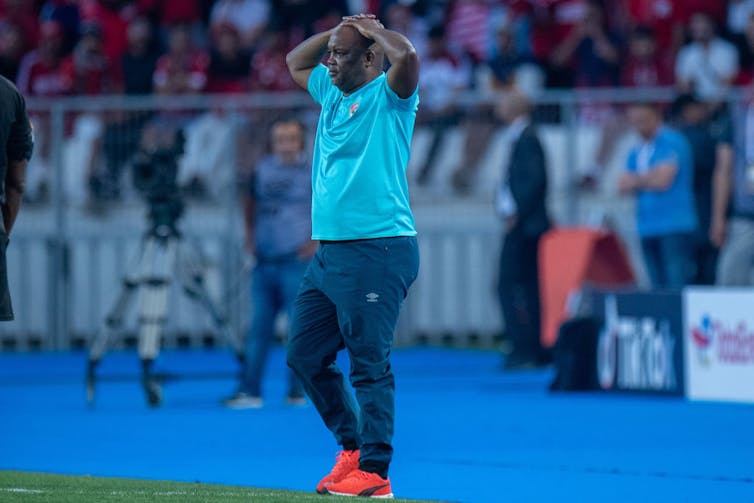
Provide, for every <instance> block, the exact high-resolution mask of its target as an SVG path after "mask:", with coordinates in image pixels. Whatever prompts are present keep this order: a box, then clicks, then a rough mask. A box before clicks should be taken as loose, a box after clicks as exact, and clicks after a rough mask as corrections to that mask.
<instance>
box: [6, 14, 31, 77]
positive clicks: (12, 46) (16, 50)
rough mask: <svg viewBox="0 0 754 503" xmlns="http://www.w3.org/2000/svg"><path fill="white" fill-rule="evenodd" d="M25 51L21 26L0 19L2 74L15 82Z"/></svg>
mask: <svg viewBox="0 0 754 503" xmlns="http://www.w3.org/2000/svg"><path fill="white" fill-rule="evenodd" d="M25 52H26V46H25V44H24V35H23V32H22V31H21V27H20V26H18V25H15V24H13V23H11V22H9V21H0V75H2V76H3V77H5V78H6V79H8V80H10V81H11V82H15V81H16V77H17V76H18V70H19V68H20V67H21V59H22V58H23V57H24V54H25Z"/></svg>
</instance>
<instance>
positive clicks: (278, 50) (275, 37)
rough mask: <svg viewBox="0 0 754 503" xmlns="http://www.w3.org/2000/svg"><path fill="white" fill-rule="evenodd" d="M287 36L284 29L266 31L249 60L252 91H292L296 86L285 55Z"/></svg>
mask: <svg viewBox="0 0 754 503" xmlns="http://www.w3.org/2000/svg"><path fill="white" fill-rule="evenodd" d="M288 49H289V46H288V37H287V33H286V32H284V31H268V32H267V33H266V34H265V35H264V37H263V38H262V41H261V42H260V48H259V50H257V52H256V53H255V54H254V57H253V59H252V61H251V84H250V85H251V90H252V91H273V92H275V91H293V90H297V89H298V86H297V85H296V83H295V82H294V81H293V79H292V78H291V73H290V72H289V71H288V66H287V65H286V63H285V57H286V55H287V54H288Z"/></svg>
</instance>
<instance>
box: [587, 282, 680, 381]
mask: <svg viewBox="0 0 754 503" xmlns="http://www.w3.org/2000/svg"><path fill="white" fill-rule="evenodd" d="M675 342H676V341H675V339H674V338H673V336H672V335H671V333H670V322H669V321H668V320H664V319H661V320H659V321H658V320H656V319H655V318H652V317H648V316H645V317H633V316H619V314H618V307H617V302H616V299H615V296H612V295H609V296H607V297H606V298H605V328H604V329H603V331H602V333H601V334H600V337H599V343H598V346H597V371H598V375H599V382H600V386H601V387H602V388H603V389H613V388H616V387H617V388H618V389H625V390H650V391H675V390H676V389H677V383H676V378H675V362H674V359H673V353H674V351H675Z"/></svg>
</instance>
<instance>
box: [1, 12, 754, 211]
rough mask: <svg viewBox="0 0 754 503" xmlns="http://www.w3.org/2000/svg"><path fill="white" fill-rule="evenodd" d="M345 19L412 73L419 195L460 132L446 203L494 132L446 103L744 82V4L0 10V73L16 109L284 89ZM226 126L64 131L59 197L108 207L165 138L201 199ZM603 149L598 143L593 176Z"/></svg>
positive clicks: (97, 123)
mask: <svg viewBox="0 0 754 503" xmlns="http://www.w3.org/2000/svg"><path fill="white" fill-rule="evenodd" d="M356 12H373V13H377V15H378V16H379V17H380V19H382V20H383V22H384V24H385V25H386V26H387V27H388V28H391V29H394V30H396V31H399V32H401V33H403V34H405V35H406V36H407V37H408V38H409V39H410V40H411V41H412V42H413V43H414V45H415V47H416V49H417V51H418V53H419V56H420V58H421V60H422V72H421V82H420V87H421V96H422V106H421V110H420V115H419V118H418V120H419V126H420V127H422V126H424V127H427V128H428V129H431V130H432V131H433V140H432V141H431V142H430V146H429V149H428V153H427V154H426V156H424V162H423V167H422V168H421V169H420V173H419V177H418V182H419V183H422V182H424V181H426V180H427V179H429V178H430V177H431V175H432V173H431V171H432V169H433V167H434V165H435V159H436V155H437V152H438V150H439V148H440V146H441V144H442V140H443V135H444V132H446V131H447V130H449V129H450V128H451V127H454V126H457V125H461V126H463V127H464V128H466V130H467V132H468V135H467V136H468V140H467V142H466V145H465V148H464V150H465V154H464V162H463V163H462V164H463V166H462V167H461V168H460V169H459V170H458V173H456V175H455V176H454V178H453V184H454V186H455V187H456V189H458V190H460V191H463V190H464V188H465V187H467V185H468V184H469V176H467V175H468V173H467V172H470V171H472V169H471V167H473V166H475V165H476V164H477V162H478V160H479V156H480V155H481V154H482V153H483V152H484V147H485V145H486V142H488V141H489V139H490V136H491V131H492V130H493V129H494V128H495V127H497V126H499V124H496V123H495V121H494V117H493V114H492V113H491V111H490V110H485V109H479V110H474V111H473V113H468V110H461V109H459V107H458V106H457V99H456V98H457V96H458V95H459V94H460V93H463V92H466V91H474V92H479V93H486V92H489V91H495V90H501V89H506V88H511V87H516V88H518V89H521V90H523V91H525V92H526V93H527V94H530V95H534V94H536V92H537V91H539V90H542V89H549V88H589V87H655V86H676V87H677V88H678V89H679V91H681V92H688V93H693V94H694V95H695V96H697V97H699V98H701V99H703V100H717V99H720V98H723V97H724V96H725V92H726V90H727V88H728V87H729V86H733V85H746V84H749V83H751V82H752V80H754V0H727V1H726V0H414V1H411V0H308V1H303V0H47V1H43V0H37V1H33V0H0V74H2V75H4V76H6V77H7V78H9V79H11V80H13V81H15V82H16V83H17V85H18V87H19V89H20V90H21V91H22V92H23V93H24V94H25V95H26V96H28V97H60V96H70V95H86V96H91V95H106V94H127V95H145V94H155V93H156V94H161V95H176V94H199V93H247V92H255V91H266V92H288V91H298V89H297V88H296V86H295V84H294V82H293V81H292V79H291V78H290V75H289V73H288V70H287V68H286V64H285V55H286V53H287V52H288V50H289V49H291V48H292V47H294V46H295V45H296V44H297V43H298V42H300V41H301V40H303V39H304V38H305V37H307V36H309V35H311V34H313V33H315V32H318V31H322V30H325V29H328V28H330V27H333V26H334V25H336V24H337V23H338V22H339V21H340V18H341V16H343V15H347V14H351V13H356ZM485 117H487V119H489V120H485ZM270 120H271V119H269V118H268V119H267V122H269V121H270ZM34 121H35V126H36V132H37V151H36V152H37V153H36V155H35V159H34V166H33V167H32V168H33V169H31V173H30V175H29V176H30V180H29V185H30V187H31V190H30V192H29V197H30V198H32V199H35V198H38V199H44V196H45V187H46V183H47V182H46V177H47V176H48V175H49V172H50V167H49V164H50V148H51V146H50V142H49V138H48V137H49V133H48V132H49V124H48V122H49V116H46V115H45V114H43V113H42V114H37V116H36V117H35V118H34ZM72 122H73V121H72ZM227 122H228V121H224V120H223V119H222V117H219V116H218V115H217V114H211V113H210V114H206V115H205V116H203V117H202V120H201V121H198V122H197V120H196V117H195V115H194V116H192V117H191V121H189V116H188V114H183V115H182V114H172V115H169V116H167V115H165V114H162V115H161V116H159V117H155V116H154V114H151V113H140V114H136V113H134V114H128V115H126V116H120V117H106V118H102V117H92V116H82V117H78V118H77V120H76V121H75V123H72V124H67V125H66V128H67V135H68V138H70V139H72V140H71V141H70V142H69V143H70V145H68V146H67V147H66V149H64V151H63V153H62V156H63V157H64V158H66V159H70V160H71V164H73V165H74V166H73V167H72V168H71V169H66V177H68V178H70V182H69V183H68V185H70V189H69V192H70V197H72V198H73V199H76V198H79V199H86V198H88V197H90V196H91V194H95V195H96V196H98V197H100V198H105V199H107V198H112V197H117V195H118V191H119V188H118V187H119V182H118V179H119V177H120V172H121V171H122V168H123V166H124V165H125V164H126V163H127V161H128V159H129V156H130V155H131V154H132V152H133V151H134V150H137V149H144V148H152V149H155V148H157V147H158V146H159V145H160V142H161V141H163V140H161V139H160V136H161V133H162V132H164V131H165V130H166V128H165V126H166V125H169V126H171V128H180V129H182V130H184V132H185V133H186V136H187V138H186V139H187V142H186V150H187V152H186V154H185V156H184V159H183V160H182V161H181V162H182V166H181V173H182V174H181V180H180V181H181V184H182V186H185V187H188V188H189V189H190V190H192V191H193V193H195V194H198V195H201V194H210V195H211V194H212V193H213V191H214V192H217V191H216V190H215V189H213V188H212V187H208V186H207V184H208V183H209V184H210V185H211V184H212V183H219V182H218V181H217V177H213V176H212V173H211V166H208V165H209V164H212V163H220V162H221V161H222V157H223V154H224V153H225V152H224V151H223V148H220V147H217V148H215V149H214V151H213V145H220V144H221V143H222V142H219V141H217V138H218V137H220V138H222V137H223V135H224V134H225V136H229V135H231V132H230V130H225V129H224V128H226V129H227V128H228V127H230V126H229V125H228V123H227ZM171 128H168V129H171ZM608 129H609V128H608ZM261 136H264V135H261ZM610 143H611V139H610V134H609V131H607V132H606V138H605V139H604V141H603V145H601V146H600V149H601V151H600V152H598V154H597V159H596V160H595V164H600V163H602V161H603V159H601V158H602V157H605V156H606V155H607V154H606V152H607V153H609V152H610V148H609V147H610ZM225 150H227V149H225ZM192 155H193V157H192ZM197 156H201V159H200V158H199V157H197ZM247 157H248V156H247ZM250 157H251V158H254V156H250ZM206 158H210V159H211V162H207V161H206V160H205V159H206ZM248 169H253V168H248ZM82 179H83V180H86V181H87V183H84V184H82V183H80V180H82ZM215 195H216V194H215Z"/></svg>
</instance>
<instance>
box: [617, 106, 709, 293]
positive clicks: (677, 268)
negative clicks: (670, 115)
mask: <svg viewBox="0 0 754 503" xmlns="http://www.w3.org/2000/svg"><path fill="white" fill-rule="evenodd" d="M628 117H629V120H630V121H631V124H632V126H633V127H634V129H636V131H637V132H638V133H639V136H640V137H641V143H640V144H639V145H637V146H636V147H634V148H633V149H632V150H631V151H630V153H629V155H628V162H627V166H626V168H627V170H626V172H625V173H623V175H622V176H621V178H620V180H619V190H620V191H621V192H622V193H624V194H636V197H637V201H636V211H637V213H636V226H637V229H638V232H639V237H640V239H641V249H642V254H643V256H644V262H645V265H646V268H647V273H648V274H649V279H650V281H651V283H652V287H653V288H682V287H683V286H685V285H686V284H688V282H689V280H690V279H691V277H692V276H693V274H694V265H693V255H692V253H693V252H692V250H693V237H694V232H695V231H696V229H697V225H698V223H697V217H696V207H695V203H694V191H693V169H694V165H693V157H692V153H691V147H690V146H689V144H688V141H686V139H685V138H684V137H683V135H681V133H679V132H678V131H675V130H674V129H671V128H669V127H667V126H665V125H664V124H663V122H662V116H661V115H660V111H659V110H658V109H657V108H656V106H654V105H652V104H650V103H638V104H634V105H632V106H631V107H630V108H629V110H628Z"/></svg>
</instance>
